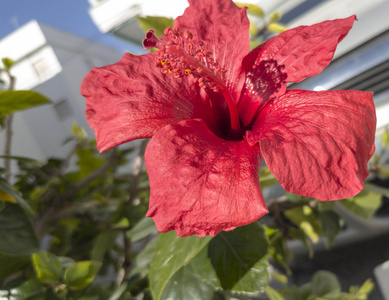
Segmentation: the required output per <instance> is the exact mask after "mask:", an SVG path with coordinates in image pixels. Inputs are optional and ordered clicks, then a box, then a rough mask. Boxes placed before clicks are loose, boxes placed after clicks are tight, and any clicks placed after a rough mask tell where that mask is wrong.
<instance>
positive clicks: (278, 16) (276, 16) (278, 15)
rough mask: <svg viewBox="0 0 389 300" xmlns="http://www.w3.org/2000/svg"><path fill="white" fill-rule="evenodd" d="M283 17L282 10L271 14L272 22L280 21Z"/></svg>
mask: <svg viewBox="0 0 389 300" xmlns="http://www.w3.org/2000/svg"><path fill="white" fill-rule="evenodd" d="M281 18H282V12H280V11H276V12H273V13H271V14H270V16H269V19H270V22H278V21H279V20H281Z"/></svg>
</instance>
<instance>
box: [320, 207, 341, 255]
mask: <svg viewBox="0 0 389 300" xmlns="http://www.w3.org/2000/svg"><path fill="white" fill-rule="evenodd" d="M327 203H328V204H330V205H327ZM331 204H333V203H332V202H320V203H318V206H319V222H320V228H321V232H322V234H323V236H324V243H325V245H326V247H327V248H329V247H331V246H333V245H334V241H335V237H336V236H337V235H338V233H339V232H340V230H341V229H342V219H341V218H340V217H339V215H338V214H337V213H335V212H334V211H333V208H332V207H333V205H331Z"/></svg>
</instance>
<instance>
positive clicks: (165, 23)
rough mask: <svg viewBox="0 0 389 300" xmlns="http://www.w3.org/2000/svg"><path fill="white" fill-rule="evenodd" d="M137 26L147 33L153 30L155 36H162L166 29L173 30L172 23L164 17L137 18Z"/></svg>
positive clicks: (171, 20)
mask: <svg viewBox="0 0 389 300" xmlns="http://www.w3.org/2000/svg"><path fill="white" fill-rule="evenodd" d="M138 21H139V26H140V27H141V28H142V29H143V30H144V31H145V32H147V31H148V30H149V29H154V31H155V35H156V36H162V35H163V31H164V30H165V28H166V27H169V26H170V27H171V28H173V25H174V21H173V19H170V18H165V17H150V16H148V17H140V16H138Z"/></svg>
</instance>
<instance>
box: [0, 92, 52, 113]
mask: <svg viewBox="0 0 389 300" xmlns="http://www.w3.org/2000/svg"><path fill="white" fill-rule="evenodd" d="M48 103H51V101H50V100H49V99H47V98H46V97H45V96H43V95H41V94H39V93H37V92H34V91H5V92H0V114H1V115H2V116H4V115H9V114H12V113H14V112H16V111H19V110H24V109H29V108H33V107H35V106H38V105H43V104H48Z"/></svg>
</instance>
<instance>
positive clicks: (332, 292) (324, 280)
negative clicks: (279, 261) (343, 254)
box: [266, 271, 374, 300]
mask: <svg viewBox="0 0 389 300" xmlns="http://www.w3.org/2000/svg"><path fill="white" fill-rule="evenodd" d="M373 287H374V284H373V283H372V281H371V280H370V279H368V280H367V281H366V282H365V283H364V284H363V285H362V286H361V287H358V286H351V287H350V290H349V292H348V293H345V292H342V291H341V286H340V283H339V280H338V278H337V277H336V276H335V274H333V273H331V272H328V271H318V272H316V273H315V274H313V276H312V278H311V281H310V282H308V283H306V284H304V285H302V286H301V287H297V286H295V285H292V286H289V287H286V288H283V289H281V290H280V291H279V293H274V291H273V290H271V289H268V290H266V292H267V295H268V296H269V298H270V300H279V299H280V300H282V299H285V300H311V299H317V300H367V299H368V295H369V293H370V292H371V291H372V290H373ZM280 297H281V298H280Z"/></svg>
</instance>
